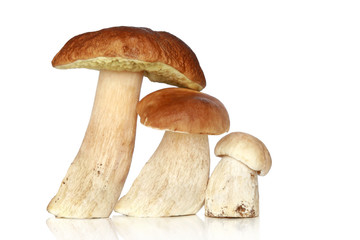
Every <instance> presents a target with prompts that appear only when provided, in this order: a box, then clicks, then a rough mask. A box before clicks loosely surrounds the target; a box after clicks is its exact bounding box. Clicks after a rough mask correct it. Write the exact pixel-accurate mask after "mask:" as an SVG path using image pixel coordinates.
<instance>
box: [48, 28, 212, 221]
mask: <svg viewBox="0 0 360 240" xmlns="http://www.w3.org/2000/svg"><path fill="white" fill-rule="evenodd" d="M52 65H53V66H54V67H56V68H59V69H69V68H88V69H95V70H100V74H99V81H98V86H97V90H96V96H95V102H94V106H93V110H92V114H91V118H90V122H89V125H88V128H87V131H86V134H85V137H84V140H83V142H82V145H81V147H80V150H79V152H78V154H77V156H76V158H75V160H74V161H73V163H72V164H71V166H70V168H69V169H68V172H67V174H66V176H65V178H64V179H63V181H62V184H61V186H60V188H59V191H58V193H57V194H56V195H55V197H54V198H53V199H52V200H51V201H50V203H49V205H48V208H47V210H48V211H49V212H50V213H52V214H54V215H56V216H58V217H66V218H96V217H108V216H109V215H110V213H111V212H112V210H113V207H114V206H115V204H116V201H117V200H118V198H119V196H120V193H121V190H122V188H123V185H124V182H125V179H126V177H127V174H128V171H129V167H130V163H131V158H132V154H133V149H134V142H135V132H136V119H137V114H136V104H137V103H138V100H139V94H140V88H141V84H142V78H143V75H145V76H147V77H148V78H149V79H150V80H151V81H155V82H164V83H168V84H171V85H176V86H180V87H186V88H191V89H195V90H201V89H202V88H204V87H205V77H204V74H203V72H202V70H201V68H200V65H199V62H198V60H197V58H196V56H195V54H194V53H193V51H192V50H191V49H190V48H189V47H188V46H187V45H186V44H185V43H184V42H182V41H181V40H180V39H178V38H177V37H175V36H173V35H171V34H170V33H167V32H155V31H152V30H150V29H148V28H135V27H114V28H108V29H103V30H100V31H96V32H89V33H84V34H81V35H78V36H75V37H74V38H72V39H70V40H69V41H68V42H67V43H66V44H65V45H64V47H63V48H62V49H61V50H60V51H59V53H58V54H57V55H56V56H55V57H54V59H53V61H52Z"/></svg>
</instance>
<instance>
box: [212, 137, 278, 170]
mask: <svg viewBox="0 0 360 240" xmlns="http://www.w3.org/2000/svg"><path fill="white" fill-rule="evenodd" d="M215 155H216V156H218V157H223V156H229V157H232V158H234V159H236V160H238V161H240V162H242V163H244V164H245V165H247V166H248V167H249V168H251V169H252V170H255V171H257V173H258V174H259V175H260V176H265V175H266V174H267V173H268V172H269V170H270V168H271V163H272V160H271V156H270V153H269V151H268V150H267V148H266V146H265V145H264V143H263V142H261V141H260V140H259V139H257V138H256V137H254V136H252V135H250V134H247V133H242V132H233V133H229V134H228V135H226V136H225V137H223V138H222V139H220V141H219V142H218V143H217V144H216V146H215Z"/></svg>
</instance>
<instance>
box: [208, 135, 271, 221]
mask: <svg viewBox="0 0 360 240" xmlns="http://www.w3.org/2000/svg"><path fill="white" fill-rule="evenodd" d="M215 155H216V156H218V157H222V159H221V161H220V162H219V164H218V165H217V166H216V167H215V169H214V171H213V173H212V174H211V177H210V180H209V184H208V186H207V189H206V198H205V215H206V216H207V217H257V216H258V215H259V192H258V179H257V175H260V176H265V175H266V174H267V173H268V172H269V170H270V168H271V157H270V154H269V151H268V150H267V148H266V147H265V145H264V144H263V143H262V142H261V141H260V140H259V139H257V138H256V137H254V136H251V135H249V134H246V133H241V132H233V133H230V134H228V135H226V136H225V137H223V138H222V139H221V140H220V141H219V142H218V143H217V144H216V147H215Z"/></svg>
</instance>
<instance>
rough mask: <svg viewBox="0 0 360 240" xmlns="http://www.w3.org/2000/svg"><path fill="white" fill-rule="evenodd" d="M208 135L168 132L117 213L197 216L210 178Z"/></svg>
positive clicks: (117, 205)
mask: <svg viewBox="0 0 360 240" xmlns="http://www.w3.org/2000/svg"><path fill="white" fill-rule="evenodd" d="M209 169H210V154H209V142H208V136H207V135H199V134H186V133H175V132H165V134H164V137H163V139H162V141H161V143H160V145H159V147H158V148H157V150H156V151H155V153H154V154H153V156H152V157H151V158H150V160H149V161H148V162H147V163H146V165H145V166H144V168H143V169H142V170H141V172H140V174H139V176H138V177H137V178H136V180H135V181H134V183H133V185H132V186H131V188H130V190H129V192H128V193H127V194H126V195H125V196H124V197H122V198H121V199H120V200H119V202H118V203H117V204H116V206H115V211H116V212H119V213H122V214H125V215H129V216H138V217H165V216H180V215H190V214H196V213H197V211H198V210H199V209H200V208H201V207H202V206H203V204H204V197H205V190H206V185H207V182H208V178H209Z"/></svg>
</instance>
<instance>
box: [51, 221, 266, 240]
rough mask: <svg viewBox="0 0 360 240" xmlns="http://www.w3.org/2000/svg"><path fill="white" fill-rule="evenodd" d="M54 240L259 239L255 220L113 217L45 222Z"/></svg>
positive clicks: (257, 225)
mask: <svg viewBox="0 0 360 240" xmlns="http://www.w3.org/2000/svg"><path fill="white" fill-rule="evenodd" d="M46 223H47V225H48V227H49V229H50V231H51V232H52V233H53V235H54V236H55V238H56V239H57V240H70V239H71V240H82V239H86V240H95V239H99V240H100V239H101V240H122V239H124V240H138V239H150V240H151V239H156V240H162V239H166V240H168V239H170V240H178V239H179V240H180V239H181V240H192V239H196V240H204V239H206V240H218V239H219V240H223V239H226V240H232V239H241V240H247V239H255V240H256V239H260V236H259V218H208V217H205V222H204V221H203V220H201V219H200V218H199V217H198V216H197V215H192V216H184V217H164V218H136V217H126V216H114V217H112V218H111V219H109V218H105V219H62V218H49V219H48V220H47V221H46Z"/></svg>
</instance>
